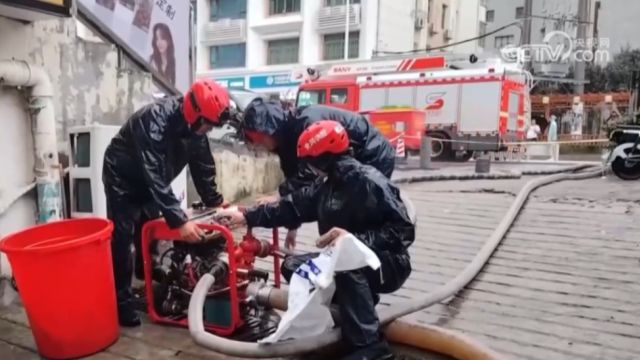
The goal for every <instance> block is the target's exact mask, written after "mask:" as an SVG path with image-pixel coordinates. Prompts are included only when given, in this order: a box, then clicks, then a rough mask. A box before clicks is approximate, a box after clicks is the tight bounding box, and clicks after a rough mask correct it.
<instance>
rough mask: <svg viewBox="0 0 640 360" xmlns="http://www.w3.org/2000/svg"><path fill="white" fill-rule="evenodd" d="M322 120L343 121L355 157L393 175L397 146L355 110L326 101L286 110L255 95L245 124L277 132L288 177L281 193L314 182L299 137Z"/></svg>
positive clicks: (285, 172) (256, 128)
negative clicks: (302, 157)
mask: <svg viewBox="0 0 640 360" xmlns="http://www.w3.org/2000/svg"><path fill="white" fill-rule="evenodd" d="M321 120H334V121H337V122H339V123H340V124H342V126H344V128H345V129H346V130H347V133H348V134H349V141H350V143H351V144H350V145H351V148H352V149H353V150H354V157H355V158H356V159H357V160H358V161H360V162H361V163H363V164H367V165H371V166H373V167H375V168H376V169H378V170H379V171H380V172H382V173H383V174H384V175H385V176H387V177H388V178H391V174H392V172H393V168H394V166H395V150H394V148H393V146H392V145H391V143H390V142H389V141H388V140H387V139H386V138H385V137H384V136H383V135H382V134H381V133H380V132H379V131H378V130H377V129H376V128H375V127H374V126H373V125H371V123H369V121H367V119H366V118H365V117H364V116H362V115H360V114H358V113H354V112H351V111H346V110H341V109H337V108H334V107H329V106H324V105H310V106H305V107H299V108H297V109H295V110H294V111H293V112H290V111H285V110H284V109H283V108H282V106H281V105H280V103H277V102H266V101H264V100H263V99H255V100H253V101H252V102H251V104H249V106H247V109H246V110H245V115H244V124H243V126H244V128H245V129H248V130H253V131H258V132H261V133H265V134H269V135H272V136H275V137H276V139H277V140H278V144H279V145H278V149H277V150H276V151H277V153H278V157H279V158H280V167H281V169H282V172H283V173H284V176H285V178H286V179H285V181H284V182H283V183H282V184H281V185H280V187H279V188H278V191H279V193H280V195H281V196H285V195H287V194H290V193H292V192H294V191H296V190H298V189H301V188H303V187H305V186H308V185H311V184H312V183H313V182H314V181H315V179H316V178H317V175H316V174H315V173H314V172H313V171H311V170H310V169H309V167H308V166H307V165H306V164H301V162H300V160H299V159H298V156H297V145H298V137H299V136H300V134H302V132H303V131H304V130H305V129H306V128H307V127H308V126H309V125H311V124H313V123H315V122H317V121H321Z"/></svg>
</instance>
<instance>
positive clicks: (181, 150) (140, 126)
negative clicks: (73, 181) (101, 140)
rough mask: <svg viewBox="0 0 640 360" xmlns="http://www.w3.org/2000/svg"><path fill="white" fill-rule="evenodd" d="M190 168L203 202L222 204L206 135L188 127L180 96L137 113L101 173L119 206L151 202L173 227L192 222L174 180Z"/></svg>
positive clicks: (113, 142) (116, 139) (115, 141)
mask: <svg viewBox="0 0 640 360" xmlns="http://www.w3.org/2000/svg"><path fill="white" fill-rule="evenodd" d="M187 164H188V165H189V170H190V172H191V176H192V178H193V182H194V185H195V187H196V190H197V191H198V194H199V195H200V197H201V199H202V202H203V203H204V204H205V205H206V206H209V207H215V206H218V205H220V204H221V203H222V202H223V198H222V195H220V194H219V193H218V191H217V187H216V182H215V177H216V168H215V163H214V160H213V155H212V154H211V150H210V148H209V140H208V138H207V136H206V135H202V136H198V135H196V134H195V133H193V132H192V131H191V130H190V129H189V127H188V125H187V123H186V122H185V120H184V117H183V115H182V97H171V98H165V99H160V100H158V101H156V102H154V103H152V104H149V105H147V106H145V107H143V108H141V109H140V110H138V111H136V112H135V113H134V114H133V115H132V116H131V117H130V118H129V120H127V122H126V123H125V124H124V125H123V126H122V128H121V129H120V132H119V133H118V134H117V135H116V136H115V137H114V138H113V139H112V140H111V143H110V144H109V146H108V148H107V150H106V152H105V157H104V168H103V172H102V174H103V175H102V177H103V182H104V186H105V192H106V194H107V197H109V198H110V200H111V202H112V203H113V204H115V206H141V205H144V204H147V203H149V202H151V201H152V202H154V203H155V204H156V205H157V206H158V207H159V209H160V211H161V212H162V215H163V216H164V218H165V220H166V221H167V224H168V225H169V226H170V227H171V228H177V227H180V226H181V225H183V224H184V223H185V222H187V220H188V218H187V215H186V214H185V213H184V211H183V210H182V209H181V208H180V201H179V200H178V199H177V198H176V196H175V194H174V193H173V190H172V189H171V182H172V181H173V179H175V178H176V176H178V175H179V174H180V172H181V171H182V170H183V169H184V167H185V166H186V165H187ZM114 211H118V210H117V209H114Z"/></svg>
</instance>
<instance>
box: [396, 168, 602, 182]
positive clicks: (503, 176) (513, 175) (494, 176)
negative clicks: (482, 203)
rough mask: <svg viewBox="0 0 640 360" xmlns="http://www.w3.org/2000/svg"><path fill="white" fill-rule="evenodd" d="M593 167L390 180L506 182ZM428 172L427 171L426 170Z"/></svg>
mask: <svg viewBox="0 0 640 360" xmlns="http://www.w3.org/2000/svg"><path fill="white" fill-rule="evenodd" d="M589 167H593V163H591V164H586V163H585V164H578V165H574V166H568V167H563V168H558V169H549V170H525V171H513V172H508V173H507V172H504V173H488V174H476V173H468V174H433V175H415V176H407V177H402V178H399V179H392V180H391V182H392V183H394V184H410V183H415V182H428V181H452V180H508V179H520V178H521V177H523V176H535V175H554V174H560V173H568V172H575V171H578V170H582V169H585V168H589ZM427 171H428V170H427Z"/></svg>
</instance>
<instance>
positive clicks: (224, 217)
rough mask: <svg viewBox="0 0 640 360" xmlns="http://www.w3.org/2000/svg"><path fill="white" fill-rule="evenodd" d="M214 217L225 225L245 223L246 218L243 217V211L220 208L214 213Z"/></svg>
mask: <svg viewBox="0 0 640 360" xmlns="http://www.w3.org/2000/svg"><path fill="white" fill-rule="evenodd" d="M215 219H216V221H218V222H219V223H221V224H222V225H225V226H233V225H246V224H247V219H246V218H245V217H244V213H243V212H242V211H239V210H238V209H233V210H231V209H230V210H222V211H220V212H218V213H217V214H216V217H215Z"/></svg>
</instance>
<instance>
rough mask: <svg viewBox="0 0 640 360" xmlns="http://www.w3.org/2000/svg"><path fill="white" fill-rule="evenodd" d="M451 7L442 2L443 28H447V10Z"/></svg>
mask: <svg viewBox="0 0 640 360" xmlns="http://www.w3.org/2000/svg"><path fill="white" fill-rule="evenodd" d="M448 9H449V7H448V6H447V5H445V4H442V19H441V20H440V21H441V22H440V23H441V24H442V28H443V29H445V28H446V26H445V24H446V22H447V10H448Z"/></svg>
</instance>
